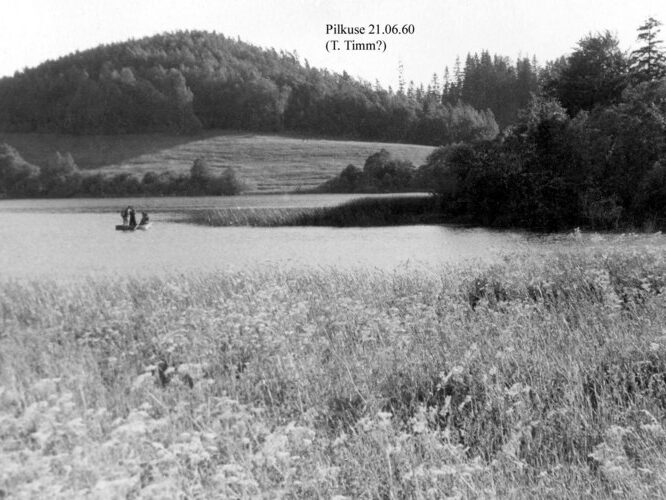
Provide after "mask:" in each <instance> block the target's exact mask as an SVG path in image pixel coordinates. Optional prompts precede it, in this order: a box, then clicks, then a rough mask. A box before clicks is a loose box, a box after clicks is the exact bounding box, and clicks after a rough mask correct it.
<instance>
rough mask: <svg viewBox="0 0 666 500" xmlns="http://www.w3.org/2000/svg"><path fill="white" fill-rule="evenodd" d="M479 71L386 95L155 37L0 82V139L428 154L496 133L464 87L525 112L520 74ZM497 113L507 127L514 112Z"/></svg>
mask: <svg viewBox="0 0 666 500" xmlns="http://www.w3.org/2000/svg"><path fill="white" fill-rule="evenodd" d="M487 59H488V56H487V54H485V53H484V54H483V55H482V57H481V59H478V57H477V58H473V57H471V56H470V58H469V61H468V65H469V67H466V68H465V74H464V75H463V73H462V72H459V73H458V74H457V78H456V79H454V80H453V81H452V82H449V81H448V77H445V78H444V80H445V81H444V83H443V85H440V84H439V83H438V78H436V77H435V78H434V82H433V85H430V86H428V88H427V89H426V88H424V87H423V86H419V87H415V86H414V85H413V84H411V85H409V86H408V88H403V86H402V85H401V88H400V89H398V91H397V92H394V91H393V90H392V89H389V90H385V89H383V88H382V87H381V86H380V85H378V84H375V85H372V84H370V83H368V82H364V81H360V80H357V79H354V78H352V77H350V76H349V75H348V74H347V73H343V74H336V73H331V72H329V71H327V70H322V69H317V68H313V67H310V65H309V64H308V63H307V61H306V62H305V63H304V64H301V62H300V61H299V59H298V58H297V57H296V56H295V55H294V54H292V53H289V52H284V51H281V52H277V51H275V50H273V49H269V50H266V49H262V48H259V47H255V46H253V45H250V44H248V43H244V42H242V41H240V40H233V39H230V38H226V37H224V36H223V35H221V34H215V33H206V32H198V31H196V32H195V31H192V32H190V31H185V32H178V33H172V34H163V35H157V36H153V37H149V38H143V39H140V40H130V41H127V42H123V43H118V44H112V45H104V46H99V47H97V48H95V49H91V50H87V51H84V52H77V53H75V54H71V55H68V56H66V57H62V58H60V59H58V60H56V61H49V62H46V63H44V64H41V65H40V66H38V67H36V68H32V69H26V70H24V71H22V72H19V73H16V74H15V75H14V76H13V77H10V78H4V79H2V80H0V129H1V130H4V131H12V132H59V133H70V134H101V133H104V134H122V133H142V132H158V131H170V132H179V133H189V132H196V131H197V130H200V129H202V128H204V129H234V130H239V129H242V130H249V131H272V132H282V131H290V132H298V133H303V134H310V135H312V134H316V135H325V136H330V137H346V138H356V139H367V140H381V141H390V142H411V143H417V144H426V145H441V144H448V143H450V142H457V141H470V140H476V139H490V138H493V137H495V136H496V135H497V133H498V132H499V127H498V124H497V122H496V120H495V117H494V115H493V111H491V109H493V108H492V107H493V106H495V105H497V102H496V100H494V99H490V98H488V97H486V98H482V97H480V96H479V92H478V90H474V89H473V87H474V86H475V85H477V84H476V83H473V82H477V80H478V78H486V77H487V78H490V77H491V76H492V78H495V79H496V80H497V85H499V86H500V87H502V88H503V89H505V87H507V86H510V84H511V82H514V80H515V82H514V83H516V85H514V86H516V88H518V87H520V85H527V86H526V87H525V88H524V89H523V91H522V93H521V92H518V93H516V92H513V91H512V90H510V89H505V93H506V96H505V95H504V94H502V95H501V96H500V95H499V94H498V95H497V97H498V99H500V101H501V103H502V104H506V103H508V102H512V103H513V102H515V103H517V104H520V103H521V102H523V101H525V102H526V100H527V98H528V96H529V90H534V86H533V85H532V87H530V86H529V85H530V84H528V82H527V81H523V76H524V75H523V73H524V71H525V70H527V71H528V72H530V71H532V69H531V68H528V67H527V66H525V64H527V65H528V66H529V63H524V62H521V63H520V64H519V65H518V67H517V68H516V69H514V68H512V67H510V65H509V64H508V61H506V60H505V59H502V58H495V61H493V62H490V63H489V62H488V61H487ZM488 64H490V67H487V66H488ZM472 66H473V67H474V68H476V69H474V71H472ZM477 66H478V68H477ZM489 68H490V72H491V73H492V75H490V73H489ZM477 73H478V74H477ZM516 75H518V76H520V75H523V76H520V77H519V78H518V77H517V76H516ZM533 76H534V75H533V74H531V75H530V77H529V78H527V79H528V80H530V78H532V77H533ZM532 80H534V79H533V78H532V79H531V80H530V81H532ZM532 83H533V82H532ZM458 93H459V94H460V95H458ZM509 94H511V97H510V98H509V97H507V96H508V95H509ZM514 94H516V95H514ZM493 95H495V94H493ZM505 97H506V99H505ZM512 99H513V100H512ZM466 100H467V101H468V102H466ZM497 109H498V111H499V112H500V113H501V116H502V120H504V121H506V120H507V119H508V118H507V116H509V115H511V113H515V111H516V110H517V107H516V109H514V110H513V111H507V110H506V109H505V108H503V107H498V108H497Z"/></svg>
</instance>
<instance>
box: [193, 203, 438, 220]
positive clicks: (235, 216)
mask: <svg viewBox="0 0 666 500" xmlns="http://www.w3.org/2000/svg"><path fill="white" fill-rule="evenodd" d="M438 207H439V204H438V200H437V198H435V197H430V196H399V197H395V198H391V197H387V198H361V199H358V200H352V201H349V202H346V203H343V204H341V205H337V206H333V207H313V208H221V209H207V210H198V211H193V212H191V213H190V214H188V218H187V219H186V222H190V223H194V224H201V225H207V226H215V227H219V226H260V227H275V226H333V227H350V226H366V227H367V226H391V225H399V224H419V223H432V222H438V221H440V219H441V218H442V217H441V216H440V215H438V214H439V211H438Z"/></svg>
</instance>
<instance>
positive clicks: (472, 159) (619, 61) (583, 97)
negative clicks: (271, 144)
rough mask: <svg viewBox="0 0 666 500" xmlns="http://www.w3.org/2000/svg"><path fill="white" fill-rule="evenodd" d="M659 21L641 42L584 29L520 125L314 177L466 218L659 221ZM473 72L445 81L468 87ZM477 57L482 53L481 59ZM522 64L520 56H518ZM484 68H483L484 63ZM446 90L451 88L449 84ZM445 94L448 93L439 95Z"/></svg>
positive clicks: (595, 224) (663, 193)
mask: <svg viewBox="0 0 666 500" xmlns="http://www.w3.org/2000/svg"><path fill="white" fill-rule="evenodd" d="M660 26H661V23H660V22H659V21H657V20H655V19H653V18H650V19H648V20H647V21H646V22H645V23H644V24H643V25H642V26H640V27H639V29H638V40H639V42H640V46H639V47H638V48H637V49H636V50H634V51H633V52H631V53H628V54H627V53H625V52H623V51H622V50H620V48H619V43H618V40H617V39H616V38H615V37H614V36H613V35H612V34H610V33H609V32H604V33H597V34H590V35H588V36H586V37H584V38H583V39H581V40H580V41H579V43H578V45H577V47H576V48H575V50H574V51H573V52H572V53H571V54H570V55H569V56H566V57H561V58H559V59H557V60H555V61H552V62H550V63H548V64H547V65H546V67H545V68H544V69H543V71H542V73H541V75H540V81H541V83H540V86H539V90H538V91H537V92H533V93H531V95H530V96H529V98H528V100H527V102H526V103H525V106H524V107H523V108H522V109H520V110H519V112H518V113H517V117H516V119H515V122H514V123H513V124H512V125H510V126H508V127H506V128H505V129H504V130H503V132H502V134H500V135H499V136H497V137H496V138H494V139H492V140H474V141H467V142H457V143H452V144H448V145H444V146H441V147H439V148H437V149H436V150H435V151H434V152H433V153H432V154H431V155H430V156H429V157H428V159H427V161H426V164H425V165H422V166H420V167H418V168H416V167H415V166H414V165H411V164H409V163H408V162H403V161H397V160H395V159H393V158H391V157H390V155H389V154H388V152H386V151H381V152H379V153H377V154H375V155H372V156H371V157H369V158H368V159H367V161H366V163H365V165H364V167H363V169H359V168H357V167H355V166H353V165H349V166H347V167H346V168H345V169H344V170H343V171H342V172H341V174H340V175H339V176H338V177H336V178H335V179H332V180H331V181H329V182H327V183H326V184H324V185H323V186H321V190H324V191H333V192H390V191H411V190H423V189H427V190H430V191H432V192H434V193H437V194H439V195H440V200H441V207H440V208H441V210H442V211H443V212H444V213H446V214H447V215H448V216H449V217H453V218H456V219H457V220H462V221H468V222H471V223H476V224H482V225H490V226H500V227H510V226H519V227H527V228H533V229H542V230H557V229H562V228H567V227H574V226H585V227H591V228H599V229H608V228H617V227H619V226H621V225H624V226H627V225H630V226H641V225H644V224H647V225H648V227H663V226H664V225H666V55H665V51H664V48H663V45H662V42H661V41H660V40H659V39H658V35H659V31H660ZM477 60H478V62H479V64H482V65H485V66H486V70H488V68H490V67H491V66H492V64H491V60H490V59H489V56H488V54H487V53H484V55H483V56H482V57H481V58H478V59H477V58H476V57H469V58H468V62H469V65H467V66H466V70H467V69H468V68H469V67H471V68H472V71H471V72H468V71H466V72H465V74H464V75H463V76H461V78H460V79H458V81H457V82H454V83H453V84H452V85H448V86H445V88H447V89H448V90H447V92H448V93H451V92H458V93H464V92H469V91H466V90H465V86H466V84H467V82H468V76H469V75H470V74H473V73H474V72H475V71H480V70H479V67H478V64H477ZM481 61H484V62H483V63H481ZM524 63H525V61H524ZM483 71H485V70H483ZM452 89H453V90H452ZM446 95H447V93H444V94H443V97H445V96H446Z"/></svg>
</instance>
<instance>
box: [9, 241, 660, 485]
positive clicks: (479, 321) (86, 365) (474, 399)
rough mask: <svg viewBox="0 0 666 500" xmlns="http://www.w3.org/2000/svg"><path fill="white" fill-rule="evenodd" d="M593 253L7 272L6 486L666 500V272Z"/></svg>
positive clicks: (638, 256)
mask: <svg viewBox="0 0 666 500" xmlns="http://www.w3.org/2000/svg"><path fill="white" fill-rule="evenodd" d="M582 248H583V247H581V249H580V250H575V248H574V250H572V251H570V252H567V253H566V254H559V255H558V254H554V255H550V256H549V257H546V258H537V257H534V256H528V255H516V256H513V257H508V258H507V259H506V260H505V261H504V262H503V263H502V264H495V265H493V266H490V267H483V266H478V265H474V266H472V265H469V266H462V267H456V268H450V269H445V270H443V271H442V272H431V273H427V272H419V273H415V272H411V273H410V272H406V271H396V272H394V273H380V272H358V273H340V272H336V271H333V270H328V271H327V270H317V271H314V270H313V271H293V272H278V271H274V272H259V271H256V272H243V273H235V274H225V273H221V274H211V275H188V276H177V277H173V278H169V277H164V278H142V279H123V280H113V279H107V278H94V279H93V278H91V279H88V280H84V281H80V282H79V281H77V282H72V283H69V284H64V283H55V282H49V281H40V282H27V283H22V282H14V283H4V284H2V285H0V311H1V312H0V314H1V315H2V316H1V321H2V327H1V328H0V380H1V383H0V491H1V492H2V495H0V496H6V495H8V496H9V497H11V498H13V497H17V498H28V497H53V498H72V497H83V496H86V495H90V496H95V495H98V496H99V495H101V494H102V493H105V494H107V495H111V494H115V495H118V497H122V498H125V497H130V498H177V497H179V496H187V497H225V498H239V497H241V498H242V497H256V496H260V495H264V496H265V497H267V498H276V497H281V496H284V497H289V498H293V497H296V498H333V497H335V496H336V495H339V496H338V497H337V498H445V497H461V496H462V497H492V496H511V497H536V496H539V497H551V498H582V497H611V496H618V497H630V498H648V497H653V498H654V497H661V496H664V495H666V474H665V473H664V470H665V469H664V464H665V463H666V446H664V445H666V431H665V429H664V427H663V423H664V417H665V416H666V376H665V372H666V337H665V332H664V330H663V325H664V324H666V307H664V306H665V305H666V304H664V294H663V293H662V292H663V290H664V287H665V286H666V259H664V257H663V253H661V252H657V251H651V250H650V249H649V248H648V249H645V250H641V251H637V250H636V249H635V248H634V249H632V250H628V249H627V250H622V249H616V250H612V251H611V250H608V251H604V252H603V253H602V252H599V251H594V252H590V251H588V250H583V249H582ZM109 498H111V496H109Z"/></svg>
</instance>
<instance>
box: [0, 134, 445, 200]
mask: <svg viewBox="0 0 666 500" xmlns="http://www.w3.org/2000/svg"><path fill="white" fill-rule="evenodd" d="M1 142H6V143H8V144H11V145H12V146H14V147H15V148H16V149H18V151H19V152H20V153H21V155H22V156H23V157H24V158H25V159H26V160H27V161H29V162H31V163H34V164H35V165H44V164H45V163H46V162H47V161H48V159H49V158H50V157H52V156H53V155H54V154H55V152H56V151H60V152H61V153H65V152H70V153H71V154H72V156H73V157H74V160H75V161H76V163H77V165H78V166H79V168H81V169H83V170H85V171H88V172H102V173H104V174H116V173H119V172H129V173H131V174H135V175H138V176H142V175H143V174H144V173H146V172H148V171H151V170H152V171H154V172H163V171H167V170H168V171H171V172H177V173H185V172H187V171H188V170H189V168H190V167H191V166H192V162H193V161H194V159H195V158H199V157H202V158H205V159H206V160H207V161H208V163H209V165H210V166H211V167H213V168H218V169H224V168H226V167H234V168H235V169H236V171H237V174H238V175H239V177H240V178H241V179H242V180H244V181H245V182H247V183H248V185H249V188H250V191H251V192H284V191H295V190H299V189H303V190H305V189H309V188H312V187H315V186H317V185H319V184H321V183H322V182H324V181H326V180H328V179H330V178H331V177H333V176H335V175H337V174H338V173H339V172H340V171H341V170H342V169H343V168H344V167H346V166H347V165H348V164H350V163H353V164H354V165H356V166H358V167H362V166H363V163H364V162H365V159H366V158H367V157H368V156H369V155H371V154H373V153H376V152H377V151H379V150H380V149H381V148H385V149H387V150H388V151H389V152H390V153H391V154H392V155H393V156H394V157H396V158H399V159H404V160H409V161H411V162H412V163H414V165H416V166H418V165H421V164H423V163H424V162H425V159H426V157H427V156H428V154H430V152H431V151H432V150H433V148H432V147H430V146H418V145H412V144H389V143H380V142H358V141H335V140H325V139H309V138H301V137H287V136H278V135H255V134H251V133H248V134H243V133H231V132H219V131H217V132H206V133H202V134H197V135H196V136H182V135H170V134H127V135H96V136H71V135H58V134H9V133H5V134H0V143H1Z"/></svg>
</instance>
